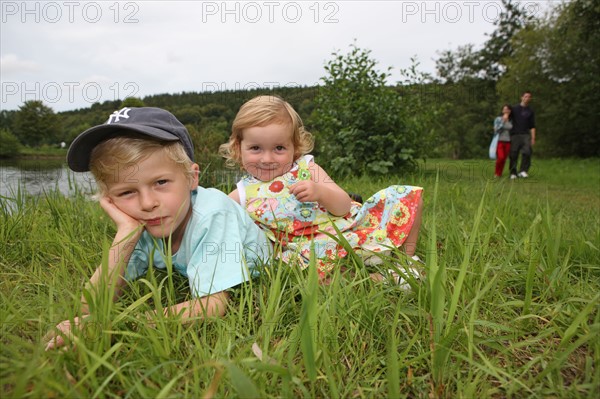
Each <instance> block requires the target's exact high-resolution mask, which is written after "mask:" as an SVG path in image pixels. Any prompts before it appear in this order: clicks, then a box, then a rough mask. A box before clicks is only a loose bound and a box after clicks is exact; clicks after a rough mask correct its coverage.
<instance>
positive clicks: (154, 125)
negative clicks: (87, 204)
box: [67, 107, 194, 172]
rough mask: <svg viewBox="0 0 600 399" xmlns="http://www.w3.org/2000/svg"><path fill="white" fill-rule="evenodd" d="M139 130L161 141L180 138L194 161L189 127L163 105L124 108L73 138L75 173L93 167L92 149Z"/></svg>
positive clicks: (69, 157) (71, 153) (71, 156)
mask: <svg viewBox="0 0 600 399" xmlns="http://www.w3.org/2000/svg"><path fill="white" fill-rule="evenodd" d="M127 133H137V134H141V135H145V136H148V137H151V138H154V139H156V140H160V141H179V142H181V144H182V145H183V148H184V149H185V152H186V154H187V155H188V156H189V157H190V159H191V160H192V162H193V161H194V145H193V144H192V138H191V137H190V134H189V133H188V131H187V129H186V128H185V126H183V124H182V123H181V122H179V121H178V120H177V118H175V116H174V115H173V114H172V113H170V112H169V111H166V110H164V109H160V108H153V107H140V108H133V107H132V108H123V109H121V110H119V111H115V112H113V113H112V114H111V115H110V116H109V118H108V120H107V121H106V122H105V123H104V124H102V125H98V126H94V127H91V128H89V129H88V130H86V131H85V132H83V133H81V134H80V135H79V136H77V137H76V138H75V140H73V142H72V143H71V146H70V147H69V152H68V153H67V164H68V165H69V168H71V170H73V171H75V172H87V171H89V170H90V157H91V155H92V150H93V149H94V148H95V147H96V146H97V145H98V144H100V143H101V142H102V141H104V140H108V139H110V138H113V137H117V136H122V135H126V134H127Z"/></svg>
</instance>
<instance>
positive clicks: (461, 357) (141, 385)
mask: <svg viewBox="0 0 600 399" xmlns="http://www.w3.org/2000/svg"><path fill="white" fill-rule="evenodd" d="M492 175H493V163H492V161H460V162H459V161H446V160H429V161H427V162H426V163H424V164H422V165H421V167H420V169H419V170H418V171H417V172H415V173H414V174H412V175H407V176H402V177H389V178H387V179H368V178H360V179H359V178H356V179H348V180H346V181H344V182H340V183H341V185H342V186H343V187H345V188H346V189H348V190H350V191H354V192H357V193H360V194H362V195H363V196H364V197H365V199H366V197H368V196H369V195H370V194H372V193H374V192H375V191H377V190H379V189H381V188H383V187H385V186H388V185H391V184H398V183H400V184H412V185H420V186H422V187H424V188H425V209H424V213H423V225H422V230H421V232H422V234H421V236H420V239H419V248H418V250H417V253H418V254H419V255H420V256H421V258H422V259H424V260H425V262H426V265H425V272H426V278H424V279H423V280H422V281H421V282H416V281H413V285H414V287H413V289H412V291H410V292H406V291H403V290H401V289H400V288H399V287H396V286H393V285H391V284H389V283H375V282H373V281H371V280H370V279H369V278H368V272H369V271H373V270H371V269H369V270H367V268H366V267H365V266H364V265H363V264H362V263H361V262H360V260H359V259H355V258H353V257H350V258H349V259H346V260H344V261H343V264H344V265H345V266H346V267H348V268H351V269H353V270H355V273H354V274H353V275H352V276H349V275H344V276H340V275H338V274H336V276H335V278H334V279H333V283H332V284H331V285H327V286H325V285H319V284H318V283H317V279H316V274H315V273H314V270H313V268H312V267H311V268H309V269H308V270H305V271H298V270H296V269H291V268H288V267H286V266H285V265H280V264H278V263H277V262H273V264H272V265H270V267H268V268H267V269H266V270H265V272H264V273H263V274H262V275H261V276H260V277H258V278H256V279H254V280H252V281H251V282H250V283H248V284H246V285H243V286H241V287H238V288H236V289H234V290H232V292H231V294H232V298H233V300H232V302H231V306H230V309H228V313H227V315H226V316H225V317H224V318H222V319H214V320H209V321H200V320H199V321H197V322H194V323H191V324H187V325H182V324H181V323H179V322H178V320H177V318H171V319H167V318H164V317H159V316H157V317H156V319H155V320H154V324H155V326H150V325H149V324H148V322H147V321H144V320H143V319H142V317H141V315H143V314H144V312H145V311H148V310H150V309H154V308H160V307H161V306H164V305H168V304H170V303H174V302H176V301H180V300H182V299H184V298H185V295H186V281H184V280H183V279H181V278H179V277H176V276H174V277H171V276H168V275H166V274H161V273H158V272H155V273H150V274H149V276H148V277H147V278H146V279H144V280H140V281H137V282H135V283H133V284H131V285H130V286H129V287H128V289H127V290H126V293H125V295H124V297H123V298H122V299H121V300H120V301H118V302H116V303H113V302H112V301H111V300H110V298H109V296H108V295H100V296H99V298H98V299H97V300H96V302H95V303H94V305H93V306H94V309H95V311H94V315H93V318H92V321H90V322H89V323H88V324H86V325H85V327H84V328H82V330H81V331H80V332H78V334H77V336H76V338H75V341H76V342H75V343H76V349H75V350H71V351H67V352H60V351H51V352H45V351H44V345H43V344H42V338H43V336H44V335H45V334H46V333H47V332H48V331H49V330H51V328H52V326H54V325H55V324H56V323H57V322H58V321H60V320H63V319H65V318H70V317H74V316H75V315H76V312H77V309H78V306H79V305H78V304H79V298H80V297H81V293H82V287H83V284H84V282H85V281H86V280H87V278H88V277H89V276H90V275H91V273H92V271H93V269H95V267H96V266H97V265H98V264H99V263H100V262H101V261H102V252H103V249H104V251H106V247H107V245H108V240H110V239H111V235H112V233H113V226H112V225H111V223H110V220H108V219H107V217H105V216H104V215H103V214H102V212H101V210H100V207H99V206H98V204H97V203H95V202H92V201H90V200H88V199H86V198H87V197H86V196H85V195H77V196H74V197H73V198H68V199H65V198H63V197H61V196H60V195H58V194H56V193H48V194H47V195H46V196H45V197H38V198H26V197H24V196H22V195H21V194H19V193H15V198H13V199H6V198H2V199H0V201H1V207H0V218H1V221H0V248H1V251H0V272H1V274H2V276H1V280H0V299H1V307H2V312H1V315H0V321H1V324H0V328H1V348H0V379H1V386H0V395H1V397H2V398H23V397H31V398H40V397H45V398H65V397H69V398H72V397H81V398H90V397H102V398H105V397H108V398H110V397H124V398H138V397H144V398H149V397H152V398H155V397H156V398H176V397H189V398H192V397H193V398H200V397H207V398H210V397H250V398H259V397H260V398H263V397H323V398H330V397H332V398H337V397H342V398H347V397H352V398H354V397H356V398H363V397H365V398H368V397H385V398H388V397H410V398H413V397H418V398H431V397H448V398H488V397H490V398H505V397H508V398H523V397H528V398H549V397H550V398H589V397H597V396H596V395H597V394H598V392H600V368H599V367H600V366H599V362H600V339H599V337H600V315H599V308H600V192H599V191H600V162H599V161H598V160H597V159H596V160H538V159H534V168H533V169H532V170H531V177H530V178H529V179H526V180H518V181H509V180H508V179H507V178H503V179H501V180H495V179H493V178H492ZM222 188H223V189H227V188H226V187H222ZM389 267H390V264H389V263H387V262H386V263H384V264H383V265H381V267H380V268H381V269H382V270H386V269H388V268H389Z"/></svg>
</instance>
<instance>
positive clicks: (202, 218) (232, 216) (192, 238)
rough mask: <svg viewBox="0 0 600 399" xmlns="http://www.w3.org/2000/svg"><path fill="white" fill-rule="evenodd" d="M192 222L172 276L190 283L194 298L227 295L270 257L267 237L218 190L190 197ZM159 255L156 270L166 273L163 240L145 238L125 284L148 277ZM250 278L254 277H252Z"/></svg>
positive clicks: (134, 255)
mask: <svg viewBox="0 0 600 399" xmlns="http://www.w3.org/2000/svg"><path fill="white" fill-rule="evenodd" d="M191 196H192V199H191V202H192V216H191V217H190V219H189V221H188V224H187V226H186V228H185V232H184V235H183V239H182V241H181V245H180V246H179V249H178V250H177V252H176V253H175V254H173V270H176V271H177V272H179V273H181V274H182V275H184V276H185V277H187V278H188V280H189V284H190V289H191V291H192V295H193V296H194V297H203V296H206V295H210V294H215V293H217V292H220V291H223V290H226V289H228V288H231V287H233V286H236V285H238V284H241V283H243V282H245V281H248V279H249V277H250V276H249V273H250V274H251V275H252V274H255V273H256V272H257V270H256V269H257V266H259V265H262V264H264V263H266V261H267V260H268V258H269V254H270V251H271V248H272V247H271V244H270V243H269V242H268V240H267V238H266V237H265V234H264V233H263V231H262V230H261V229H260V228H259V227H258V226H257V225H256V224H255V223H254V222H253V221H252V219H250V217H249V216H248V214H247V213H246V211H245V210H244V209H243V208H242V207H241V206H239V204H237V203H236V202H235V201H233V200H232V199H231V198H229V197H228V196H227V195H225V194H224V193H222V192H221V191H219V190H217V189H214V188H208V189H207V188H203V187H198V189H197V190H194V191H193V192H192V194H191ZM153 250H154V256H153V259H154V267H156V268H159V269H166V268H167V265H166V263H165V259H166V255H165V254H166V250H165V249H164V245H163V240H161V239H155V238H153V237H152V236H151V235H150V234H148V232H147V231H144V232H143V233H142V236H141V237H140V239H139V241H138V242H137V244H136V246H135V249H134V251H133V253H132V255H131V258H130V259H129V263H128V264H127V270H126V273H125V278H126V279H127V280H129V281H132V280H135V279H137V278H139V277H141V276H143V275H145V274H146V272H147V271H148V266H149V258H150V255H151V254H152V251H153ZM248 272H249V273H248Z"/></svg>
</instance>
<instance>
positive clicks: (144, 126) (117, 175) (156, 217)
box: [47, 107, 270, 349]
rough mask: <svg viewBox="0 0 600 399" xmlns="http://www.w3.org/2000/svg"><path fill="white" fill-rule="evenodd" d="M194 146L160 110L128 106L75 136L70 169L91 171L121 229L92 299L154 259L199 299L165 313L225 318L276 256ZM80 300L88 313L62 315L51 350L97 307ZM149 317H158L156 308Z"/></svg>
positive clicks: (137, 273) (103, 202)
mask: <svg viewBox="0 0 600 399" xmlns="http://www.w3.org/2000/svg"><path fill="white" fill-rule="evenodd" d="M193 148H194V147H193V145H192V141H191V138H190V136H189V134H188V132H187V130H186V128H185V126H183V125H182V124H181V123H180V122H179V121H178V120H177V119H176V118H175V117H174V116H173V115H172V114H171V113H169V112H167V111H165V110H162V109H159V108H146V107H144V108H123V109H121V110H120V111H116V112H115V113H113V114H112V115H111V116H110V117H109V119H108V121H107V122H106V123H105V124H103V125H99V126H95V127H92V128H90V129H88V130H86V131H85V132H83V133H81V134H80V135H79V136H78V137H77V138H75V140H74V141H73V143H72V144H71V147H70V148H69V152H68V155H67V160H68V164H69V167H70V168H71V169H72V170H73V171H76V172H84V171H88V170H90V171H91V172H92V174H93V175H94V177H95V178H96V181H97V184H98V188H99V193H100V196H101V199H100V205H101V206H102V209H103V210H104V211H105V212H106V214H107V215H108V216H109V217H110V218H111V219H112V220H113V221H114V223H115V224H116V229H117V232H116V235H115V237H114V240H113V243H112V245H111V246H110V252H109V256H108V257H107V258H106V261H105V262H102V264H101V265H100V266H99V267H98V268H97V269H96V272H95V273H94V274H93V276H92V277H91V279H90V282H89V287H88V289H89V293H90V297H91V298H92V299H95V298H98V296H99V295H101V294H100V293H101V292H103V291H102V290H106V289H108V290H109V291H112V290H114V292H110V293H109V295H111V296H112V297H114V298H117V297H118V296H119V295H120V293H121V290H122V288H123V287H124V286H125V285H126V282H127V281H131V280H133V279H136V278H138V277H141V276H143V275H145V274H146V272H147V270H148V268H149V265H154V267H156V268H160V269H166V270H169V271H177V272H179V273H180V274H182V275H183V276H185V277H187V278H188V280H189V286H190V290H191V297H192V299H190V300H188V301H185V302H182V303H178V304H176V305H173V306H170V307H166V308H164V315H165V316H172V315H181V317H182V320H184V321H185V320H186V319H191V318H198V317H211V316H222V315H223V314H224V313H225V310H226V308H227V302H228V294H227V292H226V290H227V289H229V288H231V287H233V286H235V285H238V284H240V283H242V282H244V281H246V280H248V278H249V271H252V270H254V269H256V267H257V266H258V265H259V264H261V263H262V262H264V261H266V260H267V259H268V257H269V251H270V244H269V243H268V241H267V240H266V237H265V235H264V233H263V232H262V231H261V230H260V229H259V228H258V227H257V226H256V225H255V224H254V222H253V221H252V220H251V219H250V218H249V217H248V215H247V214H246V212H245V211H244V210H243V209H241V208H240V207H239V206H238V205H237V204H236V203H235V202H233V201H231V199H229V198H228V197H227V196H226V195H225V194H223V193H222V192H221V191H219V190H216V189H210V188H209V189H206V188H203V187H200V186H199V185H198V172H199V167H198V164H197V163H195V162H194V152H193ZM81 301H82V304H83V305H82V316H81V317H75V318H74V320H65V321H63V322H61V323H59V324H58V325H57V326H56V328H57V330H58V334H56V335H55V336H54V337H53V338H52V339H51V340H50V341H49V343H48V345H47V349H51V348H55V347H59V346H62V345H64V344H65V343H66V340H65V338H71V337H72V330H73V329H77V328H81V326H80V324H82V323H83V322H84V321H85V320H86V319H87V318H89V314H90V308H91V307H92V306H89V304H88V303H87V300H86V296H84V297H83V298H82V300H81ZM147 317H148V318H149V319H150V323H152V319H153V317H155V316H154V315H147Z"/></svg>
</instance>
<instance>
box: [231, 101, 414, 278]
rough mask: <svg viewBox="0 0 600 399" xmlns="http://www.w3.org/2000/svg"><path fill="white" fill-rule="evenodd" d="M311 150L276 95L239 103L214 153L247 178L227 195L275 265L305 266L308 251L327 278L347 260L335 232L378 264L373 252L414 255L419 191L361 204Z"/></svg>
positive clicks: (406, 189)
mask: <svg viewBox="0 0 600 399" xmlns="http://www.w3.org/2000/svg"><path fill="white" fill-rule="evenodd" d="M312 148H313V140H312V135H311V134H310V133H309V132H307V131H306V130H304V127H303V124H302V120H301V119H300V116H299V115H298V113H297V112H296V111H295V110H294V109H293V108H292V107H291V106H290V104H288V103H287V102H285V101H284V100H282V99H281V98H279V97H276V96H259V97H256V98H254V99H252V100H250V101H248V102H246V103H245V104H244V105H242V107H241V108H240V110H239V112H238V114H237V116H236V118H235V120H234V122H233V127H232V135H231V137H230V139H229V142H228V143H227V144H223V145H222V146H221V148H220V153H221V154H222V155H223V156H224V157H225V158H226V159H227V164H228V165H229V166H241V167H242V168H243V169H244V170H245V171H246V172H247V174H246V175H245V176H244V177H243V178H242V180H240V181H239V182H238V183H237V188H236V189H235V190H234V191H233V192H231V193H230V194H229V196H230V197H231V198H232V199H234V200H235V201H236V202H238V203H239V204H241V205H242V206H243V207H245V208H246V210H247V211H248V213H249V214H250V217H251V218H253V219H254V220H255V222H256V223H257V224H258V225H259V226H260V227H261V228H262V229H263V230H264V231H265V232H266V234H267V236H268V237H269V239H270V240H271V241H272V242H273V243H274V244H275V247H276V248H277V249H279V251H278V253H279V256H280V257H281V259H282V260H283V261H284V262H285V263H288V264H290V263H296V262H297V263H298V264H299V265H300V267H303V268H304V267H306V266H308V263H309V260H310V253H311V247H312V248H314V249H313V250H314V253H315V256H316V260H317V269H318V272H319V275H320V277H322V278H323V277H326V276H327V274H328V272H329V271H330V270H331V269H332V268H333V267H334V266H335V264H336V260H337V259H339V258H341V257H345V256H346V255H347V254H348V253H347V251H346V250H345V249H344V247H343V246H342V245H341V244H340V243H339V238H338V239H333V238H332V237H331V236H334V237H338V233H337V231H336V229H337V230H338V231H340V232H341V234H342V235H343V237H344V238H345V240H346V241H347V242H348V243H349V244H350V246H351V247H352V248H353V250H354V251H355V252H356V253H357V254H359V255H360V256H362V257H363V258H364V259H369V260H371V261H373V260H379V259H380V258H379V257H378V256H377V254H378V253H385V254H389V252H390V249H391V248H394V247H401V246H402V248H403V250H404V252H405V253H406V255H408V256H409V257H413V256H414V253H415V246H416V243H417V238H418V234H419V227H420V223H421V209H422V204H423V202H422V192H423V189H422V188H421V187H412V186H391V187H388V188H386V189H384V190H381V191H379V192H378V193H376V194H375V195H373V196H372V197H371V198H369V199H368V200H366V201H365V202H364V204H362V205H361V204H359V203H357V202H353V201H352V200H351V199H350V197H349V196H348V194H347V193H346V192H345V191H344V190H342V189H341V188H340V187H339V186H338V185H337V184H336V183H335V182H334V181H333V180H332V179H331V178H330V177H329V176H328V175H327V173H326V172H325V171H324V170H323V169H322V168H321V167H320V166H319V165H318V164H316V163H315V162H314V159H313V157H312V156H311V155H308V153H309V152H310V151H311V150H312ZM373 255H375V256H373ZM415 258H416V257H415ZM413 274H416V273H415V272H413ZM395 277H396V280H397V281H398V280H399V278H398V276H395Z"/></svg>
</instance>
